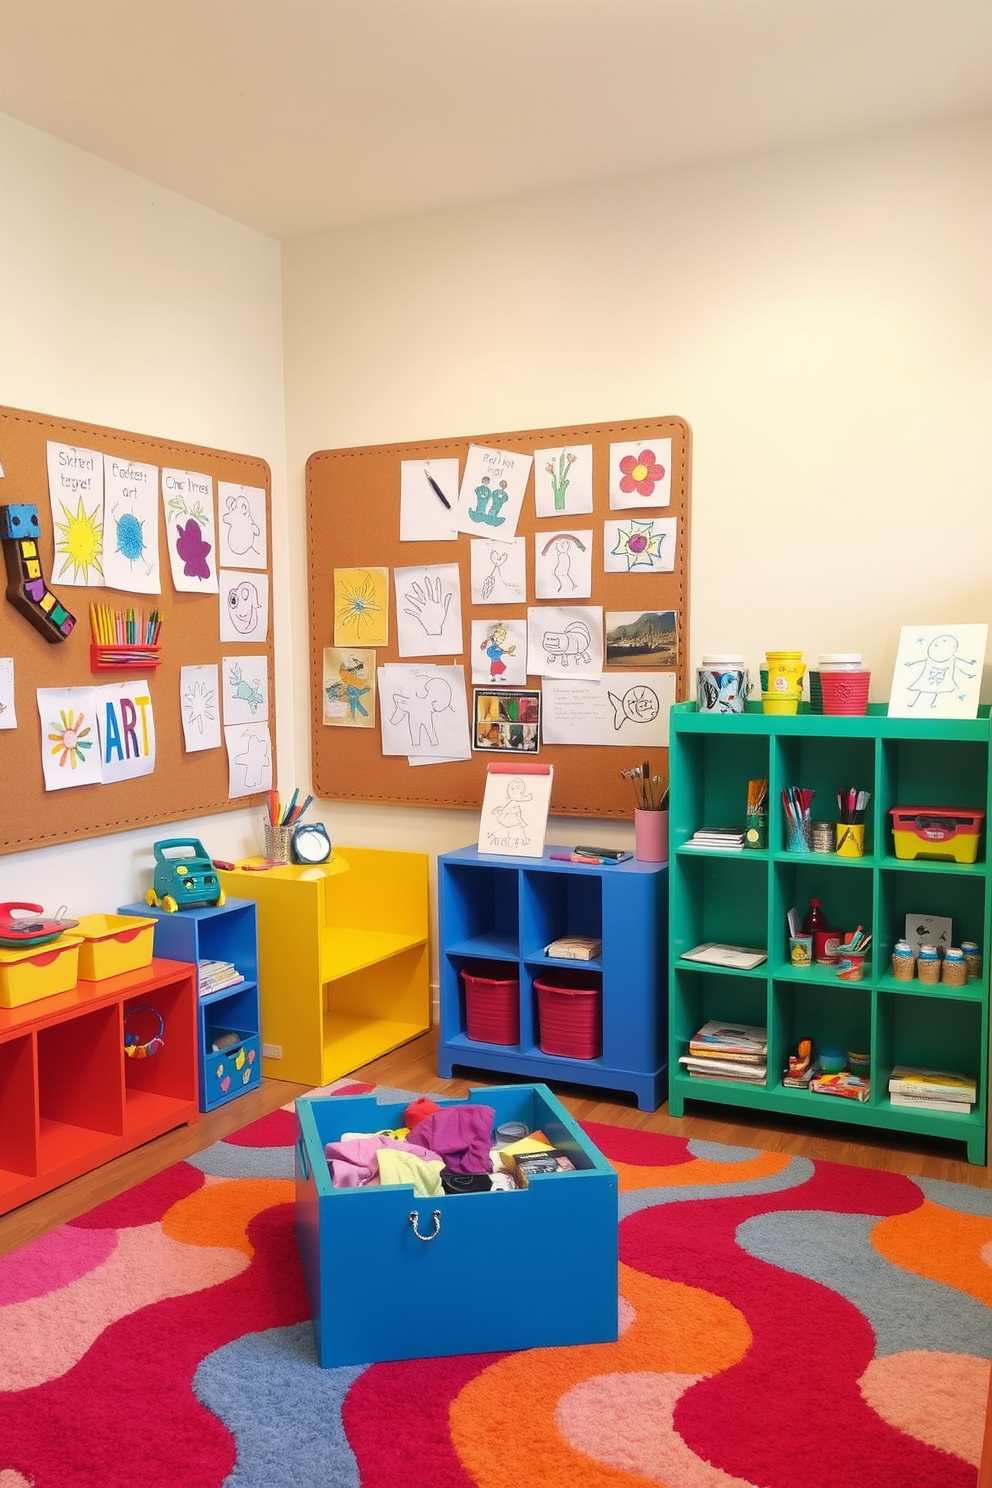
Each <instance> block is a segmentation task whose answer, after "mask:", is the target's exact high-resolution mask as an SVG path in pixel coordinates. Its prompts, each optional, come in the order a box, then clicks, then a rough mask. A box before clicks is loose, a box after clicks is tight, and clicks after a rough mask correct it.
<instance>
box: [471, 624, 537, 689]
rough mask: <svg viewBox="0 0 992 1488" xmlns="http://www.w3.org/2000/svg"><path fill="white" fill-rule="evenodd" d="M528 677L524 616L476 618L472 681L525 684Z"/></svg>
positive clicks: (510, 684) (506, 684) (473, 637)
mask: <svg viewBox="0 0 992 1488" xmlns="http://www.w3.org/2000/svg"><path fill="white" fill-rule="evenodd" d="M526 680H527V626H526V624H525V623H524V621H523V620H492V621H490V620H473V621H472V681H473V682H494V683H497V684H498V685H499V686H501V687H502V686H509V687H522V686H523V684H524V683H525V682H526Z"/></svg>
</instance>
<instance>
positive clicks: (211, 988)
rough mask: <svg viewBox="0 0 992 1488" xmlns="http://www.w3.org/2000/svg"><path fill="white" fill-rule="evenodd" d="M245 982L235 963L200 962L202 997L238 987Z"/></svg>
mask: <svg viewBox="0 0 992 1488" xmlns="http://www.w3.org/2000/svg"><path fill="white" fill-rule="evenodd" d="M243 981H244V977H243V976H242V975H241V973H240V971H238V969H237V967H236V966H235V965H234V963H233V961H216V960H210V959H207V960H205V961H201V962H200V967H199V976H198V982H199V987H200V996H201V997H207V996H208V995H209V994H210V993H211V992H220V991H221V990H222V988H224V987H236V986H237V985H238V983H239V982H243Z"/></svg>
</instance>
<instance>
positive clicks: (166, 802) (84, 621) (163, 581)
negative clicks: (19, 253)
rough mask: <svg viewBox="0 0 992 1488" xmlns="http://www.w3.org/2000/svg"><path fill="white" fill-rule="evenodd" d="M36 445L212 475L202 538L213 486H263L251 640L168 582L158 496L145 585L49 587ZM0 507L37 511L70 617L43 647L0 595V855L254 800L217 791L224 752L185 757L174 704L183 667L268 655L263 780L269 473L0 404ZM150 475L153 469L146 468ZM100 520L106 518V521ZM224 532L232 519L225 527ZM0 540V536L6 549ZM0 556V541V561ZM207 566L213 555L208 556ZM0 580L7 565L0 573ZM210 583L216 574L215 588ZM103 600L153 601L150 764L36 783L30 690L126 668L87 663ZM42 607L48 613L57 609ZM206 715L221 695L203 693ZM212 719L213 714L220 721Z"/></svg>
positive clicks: (53, 542)
mask: <svg viewBox="0 0 992 1488" xmlns="http://www.w3.org/2000/svg"><path fill="white" fill-rule="evenodd" d="M49 443H52V444H54V445H65V446H74V447H77V448H79V449H80V450H85V451H95V452H97V453H98V454H100V453H102V454H107V455H111V456H117V457H118V458H119V459H120V460H121V461H123V462H142V463H143V464H145V465H146V466H156V467H158V470H159V475H161V472H162V471H163V470H166V469H171V470H176V471H183V472H196V473H197V474H201V475H205V476H209V477H210V478H211V481H212V492H213V496H212V499H213V501H214V509H215V529H214V532H215V537H216V535H217V533H218V532H219V531H220V513H219V511H218V510H217V500H218V488H217V483H218V482H219V481H224V482H227V483H230V484H232V485H236V486H245V487H252V488H254V490H255V491H256V492H257V491H258V490H263V491H264V493H265V497H264V508H265V547H264V557H265V563H266V567H265V568H264V570H263V569H262V568H257V573H258V575H259V577H260V576H261V575H262V574H263V573H264V574H265V575H266V578H267V583H268V589H269V611H270V613H269V620H268V625H267V629H266V634H265V638H264V640H263V639H262V637H261V636H260V635H256V636H255V637H254V638H252V639H250V640H247V641H244V642H242V643H240V644H238V643H234V642H232V641H230V640H224V641H221V639H220V622H219V607H220V604H221V595H219V594H218V593H202V592H201V593H185V592H180V591H178V590H176V588H175V587H174V584H173V581H172V572H171V568H170V562H169V556H168V549H167V530H166V518H165V508H164V503H163V501H162V500H161V499H159V501H158V503H157V506H158V522H159V531H158V554H159V565H160V568H159V576H160V590H161V592H160V593H158V594H138V593H132V592H127V591H124V590H121V589H111V588H104V587H100V585H101V583H102V581H103V575H102V571H98V570H96V569H95V568H87V570H86V572H85V577H86V579H87V582H86V584H85V586H84V585H80V584H72V585H68V586H67V585H65V583H64V581H63V582H62V583H60V580H59V567H60V564H61V563H62V562H63V561H64V557H63V555H61V554H59V553H57V552H56V546H57V541H58V534H57V533H56V532H55V531H54V530H53V529H54V527H55V524H54V523H53V520H52V507H51V504H50V500H49V489H48V465H47V453H48V446H49ZM0 466H2V469H3V478H2V479H0V505H2V506H4V507H8V506H15V505H19V504H22V503H24V504H30V505H34V506H36V507H37V509H38V514H39V517H40V527H41V535H40V538H39V540H38V547H39V556H40V560H41V570H42V575H43V577H44V579H45V581H46V583H47V585H48V589H49V591H50V593H51V594H53V595H54V596H55V598H56V600H57V601H58V603H59V604H60V605H61V606H62V607H64V609H66V610H68V611H69V612H71V615H72V616H74V617H75V625H74V626H72V628H71V630H70V631H69V633H68V634H67V635H66V636H65V638H64V639H62V640H60V641H58V642H56V643H52V642H50V641H48V640H47V639H46V637H45V634H44V633H42V632H41V631H39V630H38V629H36V628H35V627H34V625H33V624H32V623H31V622H30V621H29V619H28V618H27V617H26V616H25V615H24V614H23V613H21V612H20V611H19V610H18V609H17V608H15V607H14V605H13V604H11V603H10V602H8V601H7V600H5V599H3V598H0V657H3V658H12V659H13V663H14V671H13V676H14V703H15V707H16V719H17V727H16V728H13V729H11V728H6V729H0V763H2V767H3V775H4V783H5V790H4V802H3V808H2V813H0V852H3V853H11V852H16V851H19V850H22V849H25V848H32V847H43V846H48V845H50V844H54V843H60V842H71V841H75V840H78V839H80V838H86V837H91V836H97V835H100V834H104V833H110V832H120V831H126V830H128V829H131V828H136V827H143V826H150V825H153V824H156V823H159V822H166V821H169V822H171V821H176V820H180V819H183V818H186V817H193V816H204V815H207V814H211V813H214V812H220V811H229V810H236V809H240V808H242V807H244V806H247V805H250V804H251V803H252V802H253V801H259V800H261V799H262V793H261V791H260V790H259V791H256V792H255V793H254V794H252V795H242V796H236V797H233V798H232V797H230V796H229V794H228V754H227V750H226V749H225V748H224V745H223V743H222V744H221V747H220V748H211V749H204V750H200V751H196V752H191V753H187V752H186V749H185V745H184V737H183V727H182V710H181V701H180V672H181V668H182V667H183V666H193V665H204V664H210V663H215V664H217V665H218V666H219V665H220V662H221V659H222V657H225V656H226V657H236V656H237V655H239V654H241V655H244V656H245V657H248V656H249V655H253V656H254V655H259V656H260V655H262V654H263V653H264V654H265V656H266V658H267V664H268V693H269V733H270V740H271V744H270V749H271V751H272V770H273V778H275V756H274V749H275V727H274V713H273V697H274V677H273V654H274V648H273V639H272V621H271V581H272V576H271V553H272V542H271V510H270V508H271V480H270V473H269V467H268V465H267V464H266V462H265V461H264V460H261V459H258V458H255V457H253V456H250V455H242V454H235V453H232V452H229V451H224V450H214V449H208V448H204V447H201V446H198V445H189V444H182V443H179V442H176V441H173V440H169V439H165V438H157V437H153V436H151V435H146V434H134V433H128V432H125V431H123V430H119V429H110V428H104V427H102V426H100V425H95V424H87V423H79V422H75V421H73V420H70V419H63V418H58V417H55V416H51V415H47V414H43V413H31V412H25V411H23V410H20V409H15V408H2V407H0ZM155 480H156V483H157V481H158V478H157V477H156V478H155ZM103 515H104V522H105V527H104V532H103V537H104V538H105V539H106V540H108V541H110V540H111V538H110V530H111V526H110V525H106V513H104V514H103ZM111 525H112V524H111ZM231 530H232V531H233V529H231ZM7 546H9V545H7V544H5V549H6V547H7ZM7 557H8V554H7V553H6V551H5V558H7ZM215 562H217V563H218V564H219V566H220V567H221V569H223V566H224V565H223V562H222V561H221V560H220V557H219V555H218V554H215ZM6 579H7V585H6V587H8V588H9V584H10V573H9V569H8V570H7V573H6ZM221 587H222V588H223V584H222V586H221ZM91 604H102V605H106V606H108V607H109V608H111V609H113V610H115V611H117V610H122V609H127V608H129V607H131V608H133V609H135V610H136V611H139V612H140V611H144V613H145V615H146V616H147V615H148V614H149V612H150V611H152V610H158V612H159V614H160V616H161V632H160V637H159V640H160V645H161V651H160V653H159V654H160V665H159V666H158V667H157V668H155V669H149V670H147V671H139V672H137V673H136V674H135V673H132V674H131V675H132V676H135V675H136V676H138V677H140V678H141V679H142V680H147V682H148V687H149V692H150V695H151V700H152V709H153V717H154V732H155V766H154V770H153V771H152V773H150V774H147V775H141V776H139V777H137V778H133V779H125V780H118V781H114V782H112V783H106V784H87V785H83V786H78V787H74V788H71V789H61V790H47V789H46V786H45V777H44V770H43V764H42V745H43V740H42V724H41V719H40V716H39V711H38V703H37V690H38V689H40V688H67V687H98V686H102V685H105V684H111V683H113V682H119V681H121V680H122V679H123V677H124V676H125V675H126V674H123V673H119V672H113V671H106V672H99V673H95V672H94V671H92V670H91V656H90V645H91V640H92V635H91V621H90V606H91ZM55 613H57V614H58V613H61V612H60V611H56V612H55ZM216 707H217V709H218V711H219V710H220V709H221V699H220V697H218V698H217V699H216ZM221 722H223V719H221Z"/></svg>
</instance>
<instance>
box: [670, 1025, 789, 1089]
mask: <svg viewBox="0 0 992 1488" xmlns="http://www.w3.org/2000/svg"><path fill="white" fill-rule="evenodd" d="M767 1059H768V1030H767V1028H758V1027H757V1026H755V1025H754V1024H751V1023H721V1022H720V1021H719V1020H718V1019H713V1020H711V1021H710V1022H709V1023H704V1024H703V1026H702V1028H700V1029H699V1030H698V1032H696V1033H695V1034H693V1036H692V1038H691V1039H690V1040H689V1052H688V1054H683V1055H682V1057H681V1058H680V1060H679V1064H681V1065H682V1067H683V1068H684V1069H686V1070H688V1072H689V1074H690V1075H694V1076H695V1077H696V1078H702V1079H705V1080H737V1081H741V1082H742V1083H744V1084H747V1085H763V1084H764V1083H765V1074H766V1072H767V1068H768V1065H767Z"/></svg>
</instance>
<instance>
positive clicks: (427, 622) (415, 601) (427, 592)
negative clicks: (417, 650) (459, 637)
mask: <svg viewBox="0 0 992 1488" xmlns="http://www.w3.org/2000/svg"><path fill="white" fill-rule="evenodd" d="M443 590H444V586H443V585H442V583H441V580H440V578H437V579H434V580H431V578H430V577H429V575H427V574H424V584H423V588H421V586H420V585H419V584H414V586H413V590H412V592H408V593H407V594H405V595H404V596H403V597H404V599H405V600H406V602H407V606H410V605H412V606H413V608H412V609H410V608H407V609H406V611H405V613H406V614H407V615H410V616H411V617H412V618H413V619H414V620H419V621H420V623H421V625H422V626H423V627H424V631H425V632H426V634H427V635H432V636H436V635H440V634H441V632H442V631H443V630H444V624H445V621H446V620H447V618H448V609H449V607H450V605H451V592H452V591H451V590H450V589H449V590H448V593H447V594H444V592H443ZM442 596H443V602H442Z"/></svg>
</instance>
